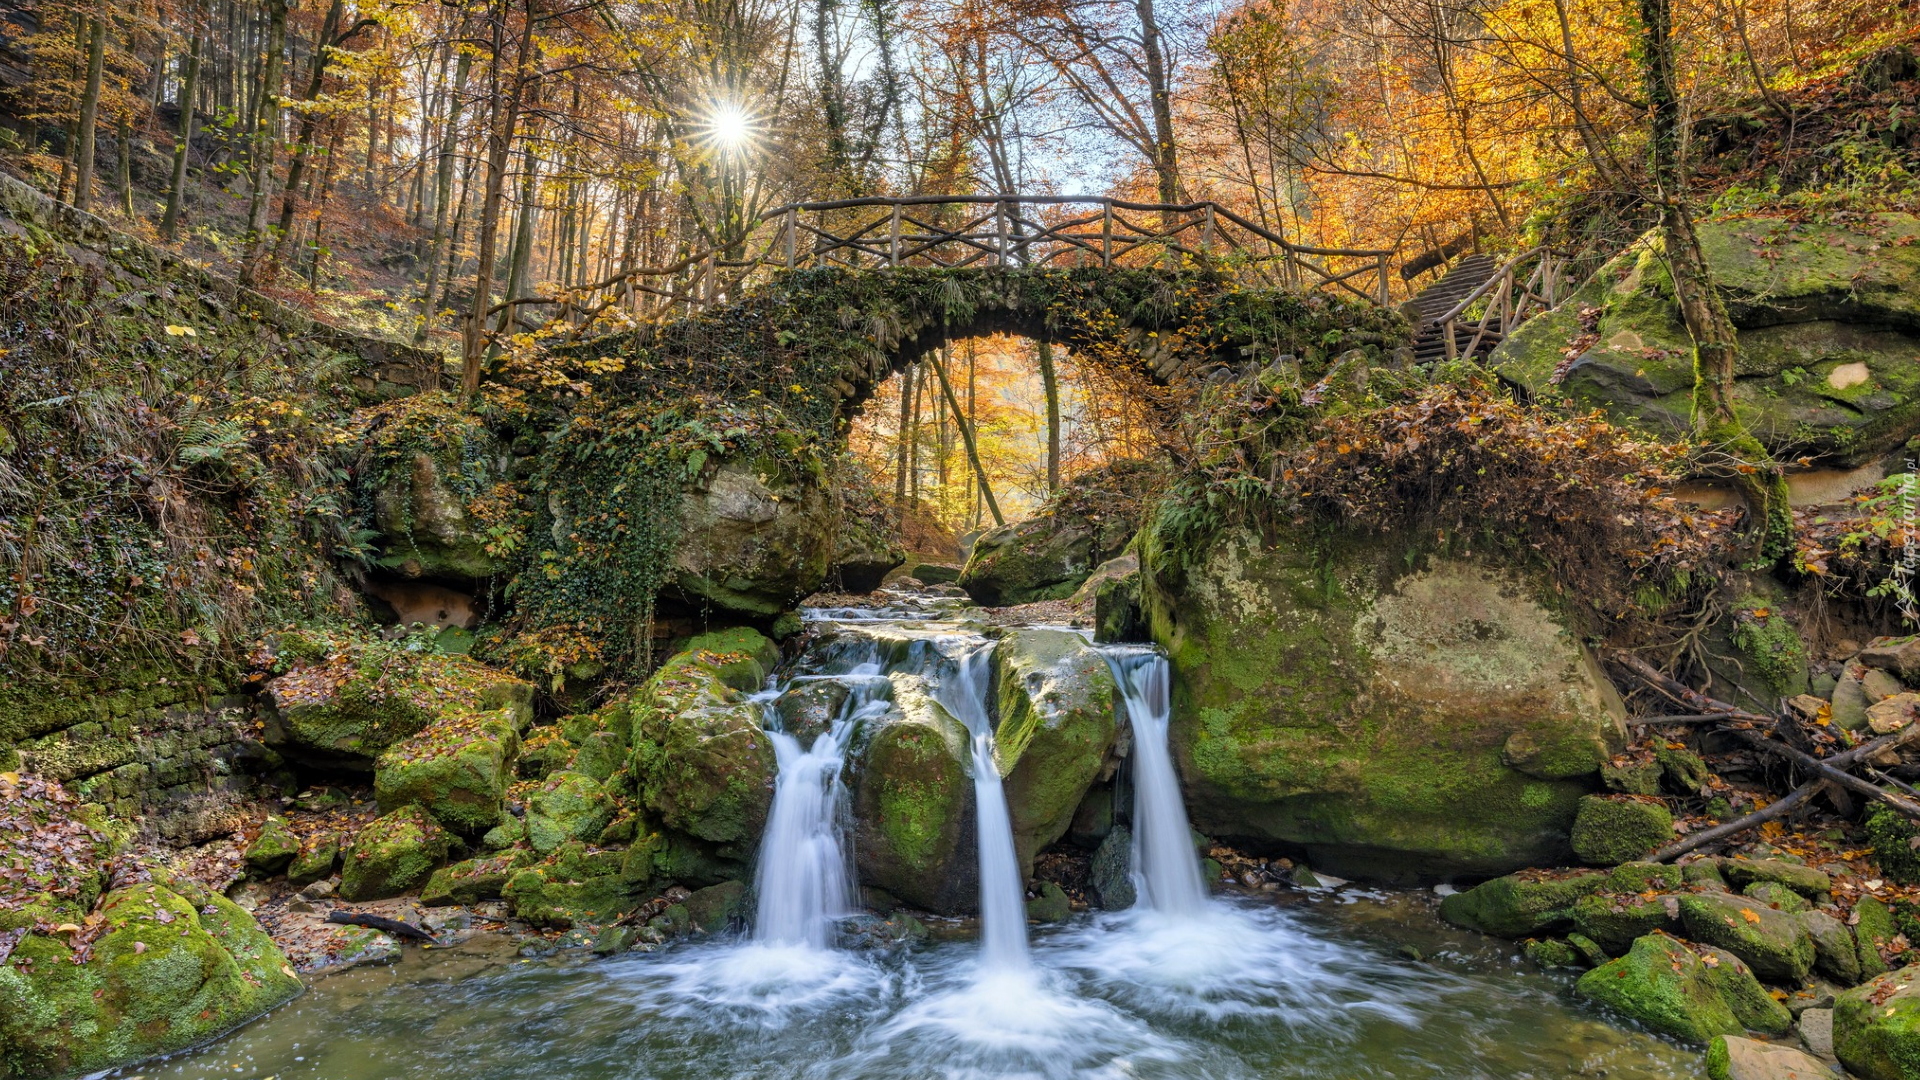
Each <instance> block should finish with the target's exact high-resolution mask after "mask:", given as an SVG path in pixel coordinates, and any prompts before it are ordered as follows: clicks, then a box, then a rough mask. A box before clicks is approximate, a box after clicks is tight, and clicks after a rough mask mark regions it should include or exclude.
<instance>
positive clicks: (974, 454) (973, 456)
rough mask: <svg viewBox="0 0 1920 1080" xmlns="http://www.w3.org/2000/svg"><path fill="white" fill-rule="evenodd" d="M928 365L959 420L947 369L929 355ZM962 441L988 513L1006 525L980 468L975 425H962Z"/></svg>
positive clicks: (1000, 523)
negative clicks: (985, 501)
mask: <svg viewBox="0 0 1920 1080" xmlns="http://www.w3.org/2000/svg"><path fill="white" fill-rule="evenodd" d="M927 363H929V364H932V365H933V373H934V375H935V376H936V377H937V378H939V380H940V392H941V393H942V394H944V395H946V398H947V409H948V410H949V411H950V412H952V413H953V415H954V416H955V417H956V418H958V417H959V415H960V403H959V401H958V400H956V399H955V398H954V396H953V385H952V384H951V383H949V382H948V381H947V369H946V368H943V367H941V366H940V359H939V357H937V356H935V355H934V354H933V353H928V354H927ZM960 441H961V442H963V443H965V444H966V447H967V460H968V461H969V462H971V463H972V464H973V475H975V476H977V477H979V478H980V494H981V496H982V497H983V498H985V499H986V500H987V512H988V513H989V514H992V515H993V523H994V524H995V525H1005V524H1006V523H1007V519H1006V518H1004V517H1001V516H1000V503H999V502H998V501H996V500H995V499H994V497H993V488H992V487H990V486H989V485H988V484H987V471H986V470H985V469H983V468H981V467H980V447H979V445H978V444H976V443H975V442H974V439H973V425H972V424H968V423H962V424H961V425H960Z"/></svg>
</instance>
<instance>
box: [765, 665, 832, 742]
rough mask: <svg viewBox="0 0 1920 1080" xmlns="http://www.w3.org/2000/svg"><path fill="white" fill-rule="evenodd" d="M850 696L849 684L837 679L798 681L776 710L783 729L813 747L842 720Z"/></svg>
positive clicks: (789, 689) (787, 692)
mask: <svg viewBox="0 0 1920 1080" xmlns="http://www.w3.org/2000/svg"><path fill="white" fill-rule="evenodd" d="M849 694H850V691H849V690H848V689H847V684H846V683H844V682H840V681H839V680H837V679H819V680H809V681H804V682H803V681H796V682H794V684H793V685H792V686H790V687H788V688H787V690H786V691H785V692H784V693H782V694H781V695H780V697H779V699H778V700H776V701H775V702H774V708H775V710H776V711H778V712H779V714H780V726H781V727H783V728H785V729H786V731H787V733H788V734H789V735H792V736H793V737H794V738H795V739H797V740H799V742H800V745H801V746H812V745H813V741H814V740H815V739H817V738H819V737H820V736H821V734H822V733H824V732H825V731H826V730H827V729H828V728H830V727H832V726H833V722H834V721H835V720H837V719H839V717H840V710H841V709H842V708H844V707H845V706H846V703H847V698H848V696H849Z"/></svg>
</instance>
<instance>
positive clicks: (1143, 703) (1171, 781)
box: [1100, 647, 1207, 918]
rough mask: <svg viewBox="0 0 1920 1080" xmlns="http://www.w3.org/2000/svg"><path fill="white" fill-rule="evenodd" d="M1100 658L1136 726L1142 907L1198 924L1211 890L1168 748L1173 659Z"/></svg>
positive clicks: (1144, 655) (1147, 655) (1120, 651)
mask: <svg viewBox="0 0 1920 1080" xmlns="http://www.w3.org/2000/svg"><path fill="white" fill-rule="evenodd" d="M1100 651H1101V653H1102V654H1104V655H1105V656H1106V659H1107V667H1108V668H1109V669H1110V670H1111V671H1112V672H1113V679H1114V682H1116V683H1118V684H1119V686H1120V697H1121V700H1122V701H1123V702H1125V704H1126V709H1127V719H1128V721H1129V722H1130V723H1131V724H1132V725H1133V754H1134V758H1133V870H1132V877H1133V887H1134V892H1135V894H1136V895H1137V896H1138V897H1139V899H1138V900H1136V901H1135V903H1136V904H1138V905H1140V906H1142V907H1145V908H1149V909H1151V910H1153V911H1157V912H1160V913H1161V914H1165V915H1177V916H1183V917H1189V918H1197V917H1199V916H1200V915H1201V914H1202V913H1204V912H1205V910H1206V907H1207V887H1206V883H1205V882H1204V881H1203V880H1202V879H1201V876H1200V857H1199V855H1198V854H1197V853H1196V852H1195V851H1194V849H1193V832H1192V830H1191V829H1190V828H1189V827H1188V825H1187V807H1186V803H1185V802H1184V801H1183V800H1182V798H1181V795H1180V779H1179V777H1178V776H1176V775H1175V774H1174V771H1173V754H1172V752H1171V751H1170V750H1169V749H1168V746H1167V727H1168V724H1169V722H1170V720H1171V717H1172V704H1171V695H1170V694H1169V691H1168V683H1169V670H1170V669H1169V666H1168V664H1167V658H1166V657H1164V656H1161V655H1160V654H1159V653H1158V652H1155V651H1154V650H1152V649H1147V648H1140V647H1106V648H1103V649H1101V650H1100Z"/></svg>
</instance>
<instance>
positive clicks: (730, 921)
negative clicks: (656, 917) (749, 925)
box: [682, 881, 753, 934]
mask: <svg viewBox="0 0 1920 1080" xmlns="http://www.w3.org/2000/svg"><path fill="white" fill-rule="evenodd" d="M682 903H683V904H685V905H686V909H687V917H688V919H690V920H691V921H692V923H693V927H694V929H696V930H699V931H702V932H704V933H708V934H717V933H720V932H721V931H724V930H726V929H728V928H729V927H730V926H732V925H734V924H735V923H744V922H746V920H747V919H748V918H749V917H750V916H751V915H752V914H753V910H752V908H751V907H750V906H749V904H748V897H747V887H746V885H745V884H744V883H742V882H738V881H723V882H721V883H719V884H718V885H709V886H707V887H706V888H704V889H697V890H695V891H694V893H693V894H692V895H691V896H688V897H687V898H686V899H685V900H684V901H682Z"/></svg>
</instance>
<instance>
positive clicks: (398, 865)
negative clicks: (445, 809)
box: [340, 806, 452, 901]
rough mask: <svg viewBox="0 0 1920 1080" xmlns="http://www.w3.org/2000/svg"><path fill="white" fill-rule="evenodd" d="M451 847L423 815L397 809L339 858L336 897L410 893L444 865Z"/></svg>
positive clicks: (358, 837) (414, 809)
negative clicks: (436, 868) (337, 891)
mask: <svg viewBox="0 0 1920 1080" xmlns="http://www.w3.org/2000/svg"><path fill="white" fill-rule="evenodd" d="M451 845H452V838H451V837H449V836H448V835H447V833H446V830H444V829H442V828H441V827H440V823H439V822H437V821H435V820H434V819H433V817H432V816H431V815H429V814H428V813H427V812H426V811H425V810H423V809H421V808H420V807H417V806H405V807H401V808H400V809H398V810H395V811H393V812H392V813H390V814H387V815H386V816H384V817H381V818H379V819H377V820H375V821H374V822H372V823H371V824H369V825H367V826H366V827H365V828H363V829H361V830H360V832H359V833H358V834H356V835H355V836H354V838H353V842H352V844H351V846H349V847H348V848H347V850H346V852H345V857H344V859H343V862H344V867H345V868H344V870H343V871H342V873H341V875H340V895H341V897H342V898H344V899H347V900H355V901H358V900H380V899H384V898H386V897H389V896H399V895H400V894H401V893H405V892H410V891H412V890H413V889H415V888H418V887H419V886H420V885H423V884H425V883H426V880H427V878H428V877H429V876H430V875H431V874H432V873H433V870H434V868H435V867H437V866H439V865H440V864H441V863H443V862H445V861H446V858H447V851H448V849H449V847H451Z"/></svg>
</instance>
